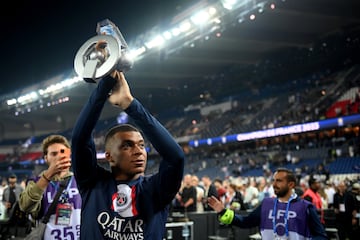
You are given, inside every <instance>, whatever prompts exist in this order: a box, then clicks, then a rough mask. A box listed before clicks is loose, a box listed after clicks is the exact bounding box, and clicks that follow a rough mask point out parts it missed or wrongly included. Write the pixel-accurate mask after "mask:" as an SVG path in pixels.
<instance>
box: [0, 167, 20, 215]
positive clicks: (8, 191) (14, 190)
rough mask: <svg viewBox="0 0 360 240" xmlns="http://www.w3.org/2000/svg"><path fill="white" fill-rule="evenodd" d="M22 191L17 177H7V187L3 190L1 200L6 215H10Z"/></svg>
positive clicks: (13, 175)
mask: <svg viewBox="0 0 360 240" xmlns="http://www.w3.org/2000/svg"><path fill="white" fill-rule="evenodd" d="M22 191H24V189H23V188H22V187H21V185H20V184H18V182H17V176H16V175H15V174H11V175H10V176H9V177H8V186H7V187H6V188H5V189H4V192H3V199H2V201H3V203H4V205H5V208H6V212H7V214H8V215H10V212H11V209H12V208H13V207H14V205H15V203H16V202H17V201H19V197H20V194H21V193H22Z"/></svg>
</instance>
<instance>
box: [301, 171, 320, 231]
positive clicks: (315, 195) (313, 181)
mask: <svg viewBox="0 0 360 240" xmlns="http://www.w3.org/2000/svg"><path fill="white" fill-rule="evenodd" d="M308 184H309V185H308V186H309V187H308V189H306V190H305V192H304V194H303V195H302V198H304V199H305V200H307V201H309V202H311V203H312V204H314V206H315V207H316V210H317V212H318V214H319V216H320V221H321V223H322V224H325V220H324V209H323V204H322V202H323V201H322V199H321V195H320V194H319V190H320V188H321V180H320V178H318V177H317V176H314V175H310V178H309V181H308Z"/></svg>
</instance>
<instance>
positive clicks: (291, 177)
mask: <svg viewBox="0 0 360 240" xmlns="http://www.w3.org/2000/svg"><path fill="white" fill-rule="evenodd" d="M275 172H285V173H286V180H287V181H288V182H294V183H295V185H296V182H297V181H296V176H295V174H294V172H293V171H291V170H290V169H287V168H278V169H276V171H275Z"/></svg>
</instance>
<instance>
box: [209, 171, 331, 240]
mask: <svg viewBox="0 0 360 240" xmlns="http://www.w3.org/2000/svg"><path fill="white" fill-rule="evenodd" d="M295 186H296V176H295V175H294V173H293V172H292V171H291V170H289V169H286V168H279V169H277V170H276V171H275V173H274V175H273V188H274V192H275V194H276V197H275V198H273V197H266V198H264V199H263V201H262V202H261V203H260V204H259V205H258V206H257V207H256V208H255V209H254V210H253V211H251V212H250V213H249V215H247V216H242V215H240V214H237V213H235V211H234V210H231V209H230V208H225V206H224V204H223V203H222V202H221V201H220V200H219V199H217V198H216V197H210V198H209V199H208V203H209V206H210V207H211V208H212V209H214V211H216V212H217V213H218V215H219V221H220V222H221V223H222V224H227V225H232V226H237V227H240V228H253V227H260V233H261V238H262V239H263V240H274V239H276V240H280V239H287V240H293V239H316V240H320V239H328V237H327V235H326V232H325V229H324V226H323V225H322V224H321V223H320V219H319V216H318V214H317V212H316V209H315V207H314V205H313V204H311V203H309V202H308V201H306V200H304V199H302V198H301V197H300V196H298V195H297V194H296V193H295V191H294V188H295Z"/></svg>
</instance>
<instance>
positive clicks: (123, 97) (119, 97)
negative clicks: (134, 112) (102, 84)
mask: <svg viewBox="0 0 360 240" xmlns="http://www.w3.org/2000/svg"><path fill="white" fill-rule="evenodd" d="M111 77H113V78H115V79H116V80H117V83H116V84H115V86H114V88H113V89H112V90H111V93H110V96H109V102H110V103H111V104H112V105H115V106H117V107H120V108H121V109H123V110H124V109H126V108H128V107H129V105H130V103H131V102H132V101H133V100H134V97H133V96H132V95H131V92H130V88H129V85H128V83H127V81H126V79H125V76H124V74H123V73H122V72H119V71H117V70H115V71H113V72H112V73H111Z"/></svg>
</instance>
